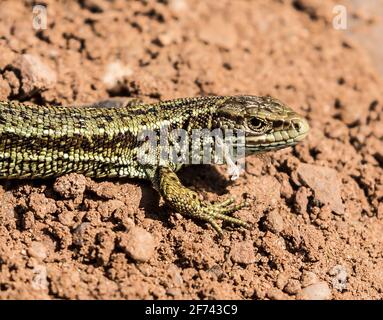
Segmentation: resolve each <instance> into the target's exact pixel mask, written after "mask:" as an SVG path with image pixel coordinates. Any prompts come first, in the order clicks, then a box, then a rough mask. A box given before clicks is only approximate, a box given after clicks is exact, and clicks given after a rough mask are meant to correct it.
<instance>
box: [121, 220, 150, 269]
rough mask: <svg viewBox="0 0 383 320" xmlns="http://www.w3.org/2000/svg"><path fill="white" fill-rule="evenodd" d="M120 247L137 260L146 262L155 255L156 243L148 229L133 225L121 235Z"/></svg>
mask: <svg viewBox="0 0 383 320" xmlns="http://www.w3.org/2000/svg"><path fill="white" fill-rule="evenodd" d="M120 247H121V248H122V249H123V250H124V251H125V252H126V253H127V254H128V255H129V256H130V257H131V258H132V259H133V260H135V261H136V262H146V261H148V260H149V259H150V258H151V257H152V256H153V254H154V250H155V248H156V243H155V240H154V238H153V236H152V235H151V234H150V233H149V232H148V231H146V230H145V229H143V228H140V227H133V228H131V229H130V230H129V232H128V233H127V234H123V235H122V236H121V238H120Z"/></svg>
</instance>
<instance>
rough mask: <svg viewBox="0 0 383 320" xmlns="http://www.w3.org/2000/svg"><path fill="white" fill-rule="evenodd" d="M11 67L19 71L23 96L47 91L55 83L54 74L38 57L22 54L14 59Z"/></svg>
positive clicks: (55, 76)
mask: <svg viewBox="0 0 383 320" xmlns="http://www.w3.org/2000/svg"><path fill="white" fill-rule="evenodd" d="M13 66H14V67H15V68H16V69H18V70H19V71H20V77H21V89H22V93H23V94H24V95H25V96H30V95H32V94H33V93H34V92H36V91H41V90H45V89H49V88H51V87H53V85H54V84H55V83H56V81H57V75H56V72H55V71H54V70H52V69H51V68H50V67H49V66H47V65H46V64H45V63H44V62H43V61H41V59H40V58H39V57H38V56H34V55H31V54H23V55H21V56H19V57H18V58H16V60H15V62H14V63H13Z"/></svg>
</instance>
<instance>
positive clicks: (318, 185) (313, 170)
mask: <svg viewBox="0 0 383 320" xmlns="http://www.w3.org/2000/svg"><path fill="white" fill-rule="evenodd" d="M297 174H298V177H299V179H300V180H301V181H302V183H303V184H304V185H306V186H307V187H309V188H310V189H312V190H313V192H314V197H315V199H316V200H317V201H319V202H320V203H322V204H323V205H325V204H327V205H329V206H330V208H331V210H332V211H333V212H334V213H336V214H339V215H343V214H344V205H343V202H342V197H341V189H342V183H341V181H340V180H339V178H338V176H337V172H336V170H334V169H332V168H327V167H321V166H316V165H312V164H307V163H302V164H300V165H299V167H298V169H297Z"/></svg>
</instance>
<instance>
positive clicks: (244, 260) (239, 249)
mask: <svg viewBox="0 0 383 320" xmlns="http://www.w3.org/2000/svg"><path fill="white" fill-rule="evenodd" d="M230 257H231V260H233V262H236V263H240V264H251V263H254V262H255V254H254V245H253V242H252V241H241V242H234V243H233V244H232V247H231V250H230Z"/></svg>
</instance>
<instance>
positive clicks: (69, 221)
mask: <svg viewBox="0 0 383 320" xmlns="http://www.w3.org/2000/svg"><path fill="white" fill-rule="evenodd" d="M73 218H74V212H73V211H69V210H65V211H63V212H61V213H60V214H59V216H58V219H59V221H60V222H61V223H62V224H63V225H64V226H68V227H69V226H72V225H73Z"/></svg>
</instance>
